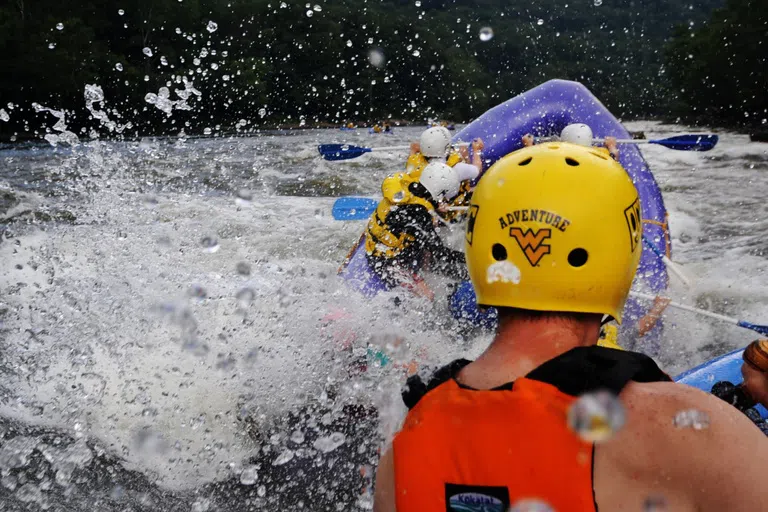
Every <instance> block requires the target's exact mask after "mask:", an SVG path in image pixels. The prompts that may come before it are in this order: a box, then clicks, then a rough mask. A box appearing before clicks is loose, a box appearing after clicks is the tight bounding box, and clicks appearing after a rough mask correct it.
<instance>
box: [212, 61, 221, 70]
mask: <svg viewBox="0 0 768 512" xmlns="http://www.w3.org/2000/svg"><path fill="white" fill-rule="evenodd" d="M211 69H214V70H215V69H219V65H218V64H216V63H215V62H214V63H212V64H211Z"/></svg>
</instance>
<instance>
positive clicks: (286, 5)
mask: <svg viewBox="0 0 768 512" xmlns="http://www.w3.org/2000/svg"><path fill="white" fill-rule="evenodd" d="M286 7H288V4H287V3H285V2H280V8H281V9H285V8H286Z"/></svg>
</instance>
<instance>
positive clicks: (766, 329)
mask: <svg viewBox="0 0 768 512" xmlns="http://www.w3.org/2000/svg"><path fill="white" fill-rule="evenodd" d="M736 325H738V326H739V327H744V328H745V329H751V330H753V331H755V332H759V333H760V334H762V335H763V336H768V325H757V324H753V323H751V322H745V321H744V320H739V323H738V324H736Z"/></svg>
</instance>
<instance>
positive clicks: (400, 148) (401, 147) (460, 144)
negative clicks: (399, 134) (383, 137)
mask: <svg viewBox="0 0 768 512" xmlns="http://www.w3.org/2000/svg"><path fill="white" fill-rule="evenodd" d="M453 146H469V142H459V143H458V144H453ZM406 149H411V146H386V147H383V148H370V150H371V151H404V150H406Z"/></svg>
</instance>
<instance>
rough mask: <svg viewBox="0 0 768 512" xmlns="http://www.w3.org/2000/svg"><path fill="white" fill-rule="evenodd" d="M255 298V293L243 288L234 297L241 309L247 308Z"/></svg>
mask: <svg viewBox="0 0 768 512" xmlns="http://www.w3.org/2000/svg"><path fill="white" fill-rule="evenodd" d="M255 298H256V293H255V292H254V291H253V290H251V289H250V288H243V289H242V290H240V291H239V292H237V294H236V295H235V299H237V302H238V303H239V304H240V307H241V308H246V307H248V306H249V305H250V304H251V302H253V299H255Z"/></svg>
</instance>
